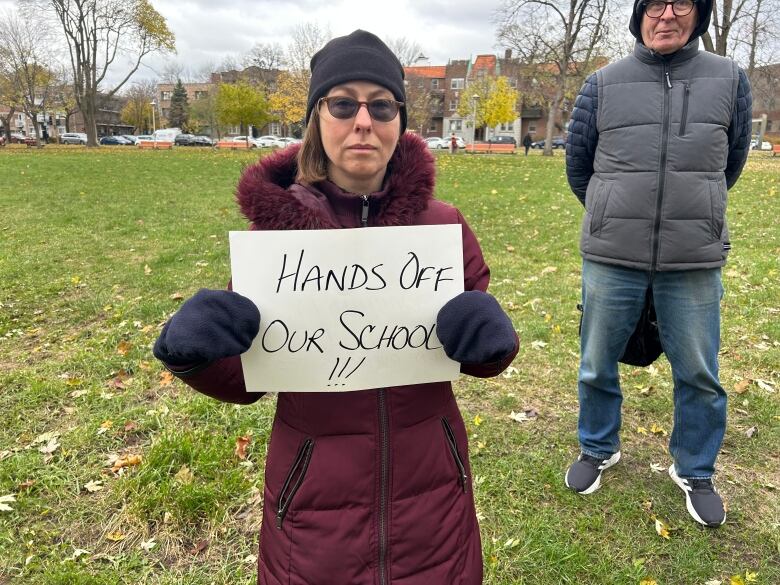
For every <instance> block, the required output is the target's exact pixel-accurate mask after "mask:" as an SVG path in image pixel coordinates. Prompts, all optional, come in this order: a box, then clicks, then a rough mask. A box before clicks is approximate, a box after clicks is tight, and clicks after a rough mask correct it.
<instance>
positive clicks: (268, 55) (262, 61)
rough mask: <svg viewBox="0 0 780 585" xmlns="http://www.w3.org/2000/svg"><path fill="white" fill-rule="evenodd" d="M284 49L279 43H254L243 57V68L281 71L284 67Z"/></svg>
mask: <svg viewBox="0 0 780 585" xmlns="http://www.w3.org/2000/svg"><path fill="white" fill-rule="evenodd" d="M284 61H285V57H284V49H283V48H282V46H281V45H280V44H279V43H256V44H255V46H254V47H252V48H251V49H250V50H249V52H248V53H247V54H246V55H244V60H243V64H244V67H251V66H252V65H254V66H255V67H259V68H260V69H281V68H282V66H283V65H284Z"/></svg>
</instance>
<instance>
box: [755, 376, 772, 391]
mask: <svg viewBox="0 0 780 585" xmlns="http://www.w3.org/2000/svg"><path fill="white" fill-rule="evenodd" d="M756 384H758V387H759V388H761V389H762V390H766V391H767V392H769V393H770V394H772V393H774V391H775V385H774V384H773V383H772V382H767V381H766V380H759V379H758V378H756Z"/></svg>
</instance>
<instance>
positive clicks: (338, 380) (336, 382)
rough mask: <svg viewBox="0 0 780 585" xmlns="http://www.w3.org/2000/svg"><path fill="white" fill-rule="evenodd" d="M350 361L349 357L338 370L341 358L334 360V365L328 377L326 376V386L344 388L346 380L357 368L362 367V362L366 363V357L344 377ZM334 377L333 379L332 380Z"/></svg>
mask: <svg viewBox="0 0 780 585" xmlns="http://www.w3.org/2000/svg"><path fill="white" fill-rule="evenodd" d="M351 361H352V358H351V357H348V358H347V359H346V360H345V361H344V364H343V365H342V366H341V369H340V370H339V364H341V358H336V365H334V366H333V370H331V372H330V376H328V386H346V385H347V383H346V380H347V378H349V377H350V376H351V375H352V374H354V373H355V372H357V370H358V368H360V366H362V365H363V362H364V361H366V357H365V356H363V359H362V360H360V361H359V362H358V364H357V365H356V366H355V367H354V368H352V370H350V372H349V373H348V374H347V375H346V376H344V372H346V371H347V368H348V367H349V364H350V362H351ZM336 370H338V374H337V373H336ZM334 376H335V378H334ZM342 376H344V377H343V378H342Z"/></svg>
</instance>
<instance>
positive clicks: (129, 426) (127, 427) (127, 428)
mask: <svg viewBox="0 0 780 585" xmlns="http://www.w3.org/2000/svg"><path fill="white" fill-rule="evenodd" d="M137 428H138V425H137V424H136V423H135V422H133V421H131V420H129V421H127V422H125V432H126V433H129V432H130V431H134V430H135V429H137Z"/></svg>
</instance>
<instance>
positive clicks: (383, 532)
mask: <svg viewBox="0 0 780 585" xmlns="http://www.w3.org/2000/svg"><path fill="white" fill-rule="evenodd" d="M377 398H378V401H379V442H380V445H381V450H382V451H381V455H380V459H381V461H380V478H379V484H380V485H379V583H380V585H385V583H387V576H386V575H385V572H386V571H387V491H388V487H389V486H388V483H389V461H388V460H389V456H390V454H389V450H390V445H389V441H388V426H389V423H388V418H387V401H386V399H387V396H386V390H378V391H377Z"/></svg>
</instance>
